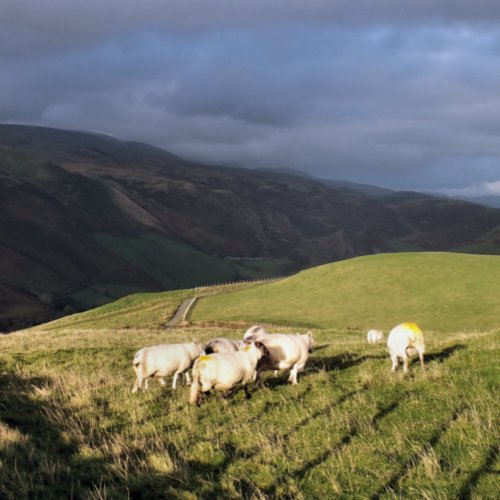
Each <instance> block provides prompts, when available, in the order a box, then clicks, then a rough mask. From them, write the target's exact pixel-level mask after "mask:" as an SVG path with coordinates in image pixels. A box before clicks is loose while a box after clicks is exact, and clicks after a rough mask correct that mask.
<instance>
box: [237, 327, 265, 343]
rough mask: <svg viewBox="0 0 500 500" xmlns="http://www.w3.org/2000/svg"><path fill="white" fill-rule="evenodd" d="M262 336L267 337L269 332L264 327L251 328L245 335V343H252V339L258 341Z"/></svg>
mask: <svg viewBox="0 0 500 500" xmlns="http://www.w3.org/2000/svg"><path fill="white" fill-rule="evenodd" d="M262 335H267V332H266V330H265V329H264V327H263V326H260V325H254V326H251V327H250V328H249V329H248V330H247V331H246V332H245V334H244V335H243V342H251V341H252V339H253V340H256V339H257V340H258V338H259V337H260V336H262Z"/></svg>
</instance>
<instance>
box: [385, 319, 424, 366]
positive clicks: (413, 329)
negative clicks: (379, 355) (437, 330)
mask: <svg viewBox="0 0 500 500" xmlns="http://www.w3.org/2000/svg"><path fill="white" fill-rule="evenodd" d="M387 347H388V348H389V353H390V355H391V360H392V369H391V372H395V371H396V368H397V367H398V364H399V359H400V358H401V359H402V360H403V370H404V372H405V373H406V372H408V364H409V359H410V357H411V356H414V355H415V354H417V353H418V357H419V359H420V366H421V367H422V370H425V367H424V352H425V343H424V334H423V333H422V330H421V329H420V328H419V326H418V325H417V324H416V323H411V322H407V323H401V324H400V325H397V326H395V327H394V328H393V329H392V330H391V331H390V333H389V336H388V337H387Z"/></svg>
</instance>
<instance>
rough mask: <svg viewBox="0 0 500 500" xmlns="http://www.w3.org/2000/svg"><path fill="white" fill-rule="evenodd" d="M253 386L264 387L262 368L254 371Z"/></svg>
mask: <svg viewBox="0 0 500 500" xmlns="http://www.w3.org/2000/svg"><path fill="white" fill-rule="evenodd" d="M255 387H258V388H262V387H264V382H263V381H262V370H257V372H256V376H255Z"/></svg>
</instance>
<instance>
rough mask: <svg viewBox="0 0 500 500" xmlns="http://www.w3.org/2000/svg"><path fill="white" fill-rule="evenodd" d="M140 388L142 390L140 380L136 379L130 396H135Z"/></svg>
mask: <svg viewBox="0 0 500 500" xmlns="http://www.w3.org/2000/svg"><path fill="white" fill-rule="evenodd" d="M141 388H142V379H141V378H139V377H137V378H136V379H135V383H134V387H133V388H132V394H135V393H136V392H137V391H138V390H139V389H141Z"/></svg>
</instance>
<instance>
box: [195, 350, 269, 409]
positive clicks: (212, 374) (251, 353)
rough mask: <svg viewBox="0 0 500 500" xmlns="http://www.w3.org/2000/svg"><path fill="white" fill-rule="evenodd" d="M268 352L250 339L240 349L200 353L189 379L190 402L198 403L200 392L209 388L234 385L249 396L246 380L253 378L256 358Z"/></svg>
mask: <svg viewBox="0 0 500 500" xmlns="http://www.w3.org/2000/svg"><path fill="white" fill-rule="evenodd" d="M268 354H269V353H268V351H267V349H266V347H265V346H264V345H263V344H261V343H260V342H252V343H251V344H250V345H247V346H245V347H244V348H243V350H242V351H234V352H224V353H222V352H221V353H212V354H204V355H202V356H200V357H199V358H198V359H197V360H196V361H195V363H194V366H193V382H192V384H191V391H190V395H189V402H190V404H193V405H194V404H197V405H198V406H199V405H200V404H201V395H202V393H204V392H208V391H210V390H211V389H214V390H216V391H225V392H226V393H227V392H228V391H229V393H232V392H234V388H235V386H236V385H238V384H241V385H242V386H243V387H244V389H245V394H246V397H247V399H249V398H250V397H251V395H250V393H249V392H248V384H249V382H252V381H253V380H255V373H256V369H257V363H258V361H259V360H260V359H261V358H262V357H263V356H267V355H268Z"/></svg>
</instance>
